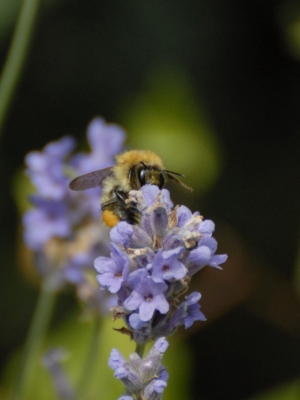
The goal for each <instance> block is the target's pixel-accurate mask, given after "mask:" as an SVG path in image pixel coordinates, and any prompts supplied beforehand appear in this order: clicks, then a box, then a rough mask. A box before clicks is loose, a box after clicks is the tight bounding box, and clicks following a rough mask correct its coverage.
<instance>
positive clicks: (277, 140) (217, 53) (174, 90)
mask: <svg viewBox="0 0 300 400" xmlns="http://www.w3.org/2000/svg"><path fill="white" fill-rule="evenodd" d="M20 4H21V2H20V1H19V0H18V1H17V0H14V1H12V0H2V1H1V3H0V57H1V65H3V63H4V60H5V58H6V55H7V50H8V48H9V44H10V39H11V36H12V31H13V27H14V24H15V21H16V17H17V13H18V11H19V7H20ZM97 115H101V116H103V117H104V118H106V119H107V120H108V121H113V122H117V123H119V124H120V125H122V126H123V127H124V128H125V129H126V130H127V132H128V141H127V143H126V146H127V147H128V148H145V149H152V150H154V151H156V152H157V153H159V154H160V155H161V156H162V158H163V159H164V161H165V165H166V168H167V169H169V170H174V171H178V172H180V173H183V174H185V175H186V179H185V182H186V183H187V184H188V185H190V186H193V187H194V189H195V190H194V193H193V194H190V193H189V192H186V191H185V190H184V189H183V188H181V187H176V186H174V185H171V186H170V189H171V191H172V198H173V200H174V202H175V203H181V204H185V205H187V206H188V207H190V208H191V209H192V210H193V211H196V210H200V211H201V213H202V214H203V215H204V216H205V217H206V218H211V219H213V220H214V221H215V222H216V224H217V231H216V238H217V239H218V242H219V251H218V252H219V253H222V252H226V253H228V255H229V260H228V262H227V263H226V264H225V265H224V270H223V271H222V272H219V271H215V270H209V269H208V270H203V272H201V274H199V277H198V279H197V281H196V282H194V284H193V285H194V287H193V288H194V289H195V288H196V289H198V290H200V291H201V292H202V294H203V298H202V300H201V304H202V309H203V312H204V314H205V315H206V316H207V318H208V321H207V322H205V323H198V324H195V326H194V327H193V329H192V330H191V332H190V333H189V332H183V331H182V332H180V334H178V338H176V340H175V342H177V344H176V343H174V347H173V350H172V354H171V356H170V357H171V360H170V361H169V365H168V364H167V362H166V366H167V368H171V367H174V365H175V367H176V364H177V372H175V371H174V372H172V373H173V376H178V377H181V379H179V378H178V379H177V378H176V379H175V380H173V382H172V381H170V385H169V386H170V388H168V389H167V392H166V398H172V399H173V400H174V399H182V398H190V399H198V398H201V399H202V400H217V399H218V400H227V399H228V400H229V399H230V400H239V399H246V398H251V399H259V400H265V399H291V400H293V399H299V398H300V382H299V383H298V379H299V376H300V303H299V293H300V252H299V250H300V247H299V245H300V241H299V232H300V190H299V185H300V5H299V2H298V1H296V0H289V1H288V0H281V1H280V0H273V1H272V0H261V1H255V0H252V1H250V0H243V1H233V0H209V1H208V0H197V1H196V0H188V1H183V0H172V1H170V0H169V1H165V0H160V1H157V0H153V1H131V0H127V1H126V2H125V1H121V0H115V1H106V2H104V1H96V0H86V1H85V2H82V1H77V0H62V1H60V2H58V1H50V0H49V1H47V2H45V3H43V4H42V6H41V10H40V14H39V18H38V22H37V26H36V31H35V34H34V39H33V42H32V45H31V48H30V52H29V54H28V58H27V62H26V65H25V66H24V70H23V75H22V79H21V82H20V85H19V87H18V89H17V91H16V93H15V96H14V101H13V104H12V106H11V108H10V111H9V114H8V116H7V119H6V123H5V126H4V129H3V135H2V138H1V143H0V209H1V224H0V235H1V240H0V265H1V268H0V282H1V290H0V293H1V307H0V313H1V314H0V321H1V329H0V356H1V372H3V379H2V386H1V389H0V398H5V394H6V392H7V385H8V383H7V382H8V380H9V378H8V376H9V372H7V371H8V370H9V369H10V368H12V364H13V362H14V361H11V360H12V355H13V354H15V351H16V350H17V349H18V348H19V347H20V345H21V344H22V343H23V341H24V338H25V333H26V329H27V327H28V324H29V321H30V317H31V315H32V312H33V308H34V304H35V300H36V296H37V291H38V288H37V285H36V284H35V283H34V281H33V280H32V279H31V277H30V274H29V273H28V272H27V271H26V268H25V267H24V254H23V253H22V251H23V250H21V249H20V238H21V227H20V214H19V211H18V208H17V205H16V200H17V203H18V202H21V203H22V201H23V200H24V198H25V192H26V190H25V189H24V188H22V187H21V185H20V182H19V181H18V178H17V175H18V172H19V171H20V168H22V166H23V160H24V156H25V154H26V153H27V152H28V151H31V150H33V149H41V148H42V147H43V146H44V145H45V144H46V143H47V142H48V141H51V140H55V139H58V138H60V137H61V136H63V135H65V134H71V135H74V136H75V137H76V138H77V139H78V141H79V143H82V144H84V134H85V130H86V126H87V124H88V122H89V121H90V120H91V119H92V118H93V117H95V116H97ZM16 197H17V199H16ZM20 260H22V261H20ZM56 310H57V311H56V314H55V317H54V320H53V324H52V333H51V334H50V336H49V342H50V343H53V342H55V343H57V344H60V343H63V345H65V346H66V347H68V342H69V339H68V338H69V335H70V332H74V331H76V332H78V341H81V340H82V341H84V340H85V339H84V338H85V337H86V336H87V335H88V332H89V329H90V327H89V326H87V325H85V324H84V323H82V322H80V321H78V310H76V305H75V302H74V298H73V295H72V293H71V292H68V293H66V294H64V295H62V296H61V297H60V299H59V302H58V305H57V307H56ZM106 329H110V328H109V327H107V328H106ZM104 331H105V330H104ZM103 335H104V337H105V333H103ZM106 336H107V337H109V340H110V342H109V343H107V342H105V341H104V343H105V344H104V345H103V346H105V349H106V353H105V357H106V356H107V354H108V352H109V349H110V348H111V347H112V346H114V347H118V342H117V340H118V339H116V340H115V343H114V340H113V339H114V338H111V335H110V334H109V333H107V334H106ZM117 336H118V335H115V336H114V337H117ZM75 338H76V336H74V337H72V340H71V341H70V342H71V343H69V344H70V346H69V347H70V348H71V350H70V351H71V353H72V351H73V352H74V354H75V356H74V358H75V359H76V349H77V350H78V342H77V341H76V340H75ZM100 340H101V338H100ZM127 342H128V341H127ZM183 344H184V346H183ZM124 346H125V347H126V345H124ZM127 347H128V345H127ZM171 348H172V346H171V347H170V352H171ZM78 351H79V353H77V363H80V349H79V350H78ZM130 351H132V349H131V348H129V349H128V352H130ZM70 357H71V359H72V355H71V356H70ZM103 357H104V356H103ZM103 360H104V358H103ZM179 360H180V361H179ZM7 365H9V367H7ZM183 366H184V367H183ZM70 368H71V369H72V366H71V367H70ZM74 368H75V369H76V367H74ZM175 369H176V368H175ZM104 370H105V372H103V371H104ZM183 371H184V373H182V372H183ZM176 373H177V375H176ZM41 374H42V372H41ZM75 374H76V373H75ZM102 374H103V377H105V380H104V381H106V380H107V379H108V378H106V375H107V376H110V377H111V376H112V372H111V371H110V370H109V369H108V367H106V361H105V360H104V361H103V366H102V367H101V368H100V371H99V380H100V375H102ZM171 377H172V375H171ZM45 379H46V378H45ZM171 379H172V378H171ZM173 379H174V378H173ZM41 382H43V380H42V378H41ZM110 382H111V383H110V385H112V386H113V385H114V383H113V380H111V381H110ZM41 385H42V386H43V385H44V384H41ZM48 385H49V388H51V385H50V382H48ZM177 385H178V386H177ZM171 386H172V388H171ZM179 386H180V387H181V390H186V388H187V387H188V388H189V389H188V392H189V394H188V395H187V394H185V395H182V393H186V392H184V391H180V390H179ZM182 388H184V389H182ZM120 390H121V389H120ZM168 390H169V392H168ZM47 393H48V395H49V399H53V393H52V392H51V389H47ZM167 393H169V394H167ZM118 394H121V393H119V392H117V393H114V395H113V397H109V395H108V394H103V393H102V394H101V395H100V394H99V397H98V398H103V397H104V396H105V398H106V399H108V398H109V399H110V398H112V399H113V398H115V397H116V396H117V395H118ZM1 396H2V397H1ZM51 396H52V397H51ZM168 396H169V397H168ZM30 398H31V399H34V397H33V395H31V397H30ZM36 398H45V399H46V398H48V397H45V395H42V394H40V393H39V392H38V390H37V391H36ZM87 398H88V397H87ZM91 398H92V397H91ZM95 398H97V397H95Z"/></svg>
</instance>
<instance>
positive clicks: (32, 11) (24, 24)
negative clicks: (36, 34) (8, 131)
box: [0, 0, 40, 134]
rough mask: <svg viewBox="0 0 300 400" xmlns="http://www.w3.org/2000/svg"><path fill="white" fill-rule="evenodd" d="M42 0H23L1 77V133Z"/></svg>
mask: <svg viewBox="0 0 300 400" xmlns="http://www.w3.org/2000/svg"><path fill="white" fill-rule="evenodd" d="M39 2H40V0H23V4H22V7H21V10H20V14H19V17H18V20H17V24H16V27H15V31H14V34H13V38H12V42H11V46H10V49H9V51H8V55H7V58H6V61H5V64H4V66H3V70H2V74H1V78H0V134H1V132H2V129H3V125H4V122H5V116H6V114H7V111H8V109H9V106H10V103H11V100H12V97H13V94H14V91H15V89H16V87H17V85H18V82H19V79H20V76H21V71H22V67H23V65H24V61H25V58H26V54H27V51H28V48H29V44H30V40H31V38H32V34H33V30H34V23H35V20H36V16H37V11H38V5H39Z"/></svg>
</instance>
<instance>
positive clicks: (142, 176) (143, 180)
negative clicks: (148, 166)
mask: <svg viewBox="0 0 300 400" xmlns="http://www.w3.org/2000/svg"><path fill="white" fill-rule="evenodd" d="M138 177H139V181H140V184H141V186H144V185H146V174H145V169H144V168H142V169H140V170H139V173H138Z"/></svg>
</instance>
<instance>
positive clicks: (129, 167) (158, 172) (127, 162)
mask: <svg viewBox="0 0 300 400" xmlns="http://www.w3.org/2000/svg"><path fill="white" fill-rule="evenodd" d="M176 176H180V177H183V175H181V174H179V173H177V172H172V171H168V170H166V169H165V168H164V165H163V162H162V159H161V158H160V157H159V156H158V155H157V154H155V153H153V152H152V151H147V150H130V151H126V152H124V153H122V154H119V155H117V156H116V164H115V165H114V166H112V167H108V168H104V169H100V170H98V171H94V172H90V173H88V174H85V175H81V176H78V177H77V178H75V179H73V180H72V181H71V182H70V188H71V189H72V190H86V189H91V188H94V187H97V186H100V187H101V188H102V189H103V193H102V197H101V207H102V210H103V213H102V218H103V220H104V222H105V223H106V225H108V226H109V227H113V226H115V225H116V224H117V223H118V222H119V221H127V222H129V223H132V224H137V223H138V222H139V212H138V210H137V209H136V208H135V206H134V205H133V204H127V202H126V200H127V198H128V193H129V192H130V191H131V190H139V189H140V188H141V187H142V186H143V185H146V184H150V185H157V186H158V187H159V188H160V189H162V188H163V187H164V185H165V183H166V181H167V180H168V179H169V180H172V181H174V182H176V183H178V184H179V185H181V186H183V187H185V188H186V189H188V190H193V189H192V188H190V187H189V186H187V185H185V184H184V183H183V182H181V181H180V180H179V179H178V178H177V177H176Z"/></svg>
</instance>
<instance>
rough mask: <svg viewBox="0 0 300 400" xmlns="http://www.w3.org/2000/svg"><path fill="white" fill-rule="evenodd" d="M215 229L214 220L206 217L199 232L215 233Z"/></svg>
mask: <svg viewBox="0 0 300 400" xmlns="http://www.w3.org/2000/svg"><path fill="white" fill-rule="evenodd" d="M214 230H215V224H214V222H213V221H211V220H210V219H206V220H205V221H203V222H202V223H201V224H200V226H199V232H200V233H208V234H211V233H213V232H214Z"/></svg>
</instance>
